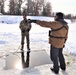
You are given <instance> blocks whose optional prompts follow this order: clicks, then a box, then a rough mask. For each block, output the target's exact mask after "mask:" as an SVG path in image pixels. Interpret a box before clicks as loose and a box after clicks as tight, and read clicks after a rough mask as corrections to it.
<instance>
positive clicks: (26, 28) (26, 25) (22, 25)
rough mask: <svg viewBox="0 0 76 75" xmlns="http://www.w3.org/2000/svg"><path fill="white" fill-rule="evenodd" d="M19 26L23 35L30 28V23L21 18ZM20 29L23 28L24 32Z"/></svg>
mask: <svg viewBox="0 0 76 75" xmlns="http://www.w3.org/2000/svg"><path fill="white" fill-rule="evenodd" d="M19 28H20V29H21V33H22V34H24V35H28V34H29V31H30V29H31V24H30V23H28V21H25V20H22V21H21V22H20V25H19ZM22 30H24V32H22Z"/></svg>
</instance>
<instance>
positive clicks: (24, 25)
mask: <svg viewBox="0 0 76 75" xmlns="http://www.w3.org/2000/svg"><path fill="white" fill-rule="evenodd" d="M19 28H20V30H21V50H23V48H24V40H25V37H26V43H27V49H28V50H30V39H29V32H30V30H31V24H30V23H29V22H28V20H27V16H26V13H24V14H23V20H22V21H21V22H20V25H19Z"/></svg>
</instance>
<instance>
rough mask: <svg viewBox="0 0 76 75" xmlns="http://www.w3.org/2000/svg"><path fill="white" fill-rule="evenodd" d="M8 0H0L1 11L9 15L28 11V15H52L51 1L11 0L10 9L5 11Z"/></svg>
mask: <svg viewBox="0 0 76 75" xmlns="http://www.w3.org/2000/svg"><path fill="white" fill-rule="evenodd" d="M6 1H7V0H0V12H1V13H2V14H9V15H22V14H23V13H25V12H26V14H27V15H36V16H38V15H43V16H51V12H52V7H51V3H49V2H45V0H9V4H8V7H9V10H8V11H7V12H5V10H4V9H5V8H6V7H5V2H6Z"/></svg>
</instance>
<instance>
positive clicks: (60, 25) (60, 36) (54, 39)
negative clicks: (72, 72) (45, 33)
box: [29, 12, 69, 74]
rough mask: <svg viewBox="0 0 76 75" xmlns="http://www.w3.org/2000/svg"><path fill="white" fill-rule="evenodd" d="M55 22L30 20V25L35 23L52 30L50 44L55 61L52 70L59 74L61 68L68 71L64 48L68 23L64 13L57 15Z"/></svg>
mask: <svg viewBox="0 0 76 75" xmlns="http://www.w3.org/2000/svg"><path fill="white" fill-rule="evenodd" d="M54 19H55V21H50V22H47V21H41V20H29V22H30V23H32V22H34V23H36V24H37V25H40V26H41V27H46V28H50V31H49V44H50V58H51V60H52V61H53V68H51V70H52V71H53V72H54V73H56V74H58V73H59V67H60V68H61V69H62V70H66V64H65V59H64V56H63V53H62V52H63V47H64V45H65V42H66V40H67V38H68V29H69V27H68V23H67V22H66V21H65V20H64V14H63V13H62V12H58V13H56V16H55V17H54Z"/></svg>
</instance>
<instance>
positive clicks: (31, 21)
mask: <svg viewBox="0 0 76 75" xmlns="http://www.w3.org/2000/svg"><path fill="white" fill-rule="evenodd" d="M28 22H29V23H36V20H31V19H28Z"/></svg>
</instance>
